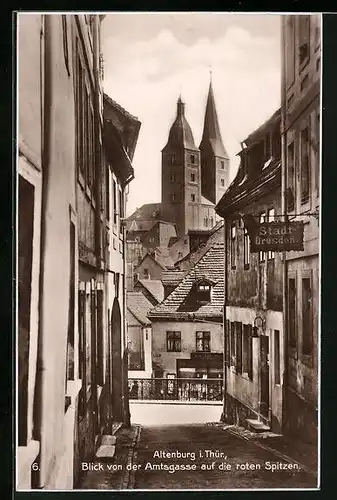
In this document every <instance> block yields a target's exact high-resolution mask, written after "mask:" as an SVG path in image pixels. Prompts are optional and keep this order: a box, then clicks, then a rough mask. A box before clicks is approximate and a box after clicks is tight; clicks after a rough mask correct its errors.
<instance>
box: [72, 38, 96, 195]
mask: <svg viewBox="0 0 337 500" xmlns="http://www.w3.org/2000/svg"><path fill="white" fill-rule="evenodd" d="M77 43H78V45H77V60H76V94H75V106H76V120H75V122H76V164H77V171H78V176H79V177H78V178H79V181H80V183H81V184H82V185H83V187H84V186H87V187H88V189H89V190H90V191H88V192H91V195H92V196H94V194H95V193H94V189H93V188H94V184H95V169H96V158H95V154H96V151H95V137H96V135H95V128H94V113H93V101H94V98H93V91H92V87H91V83H90V81H89V77H88V71H87V70H86V67H85V64H84V59H83V56H82V53H81V51H80V46H79V42H77Z"/></svg>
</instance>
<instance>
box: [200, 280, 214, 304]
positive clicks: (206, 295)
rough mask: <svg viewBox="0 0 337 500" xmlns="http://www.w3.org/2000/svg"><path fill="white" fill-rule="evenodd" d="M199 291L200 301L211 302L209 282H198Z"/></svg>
mask: <svg viewBox="0 0 337 500" xmlns="http://www.w3.org/2000/svg"><path fill="white" fill-rule="evenodd" d="M197 292H198V300H199V302H209V301H210V300H211V285H210V284H209V283H206V282H201V283H198V285H197Z"/></svg>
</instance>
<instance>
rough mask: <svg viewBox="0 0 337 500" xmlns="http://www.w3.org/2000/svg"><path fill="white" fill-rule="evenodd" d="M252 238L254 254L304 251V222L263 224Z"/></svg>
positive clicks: (253, 229)
mask: <svg viewBox="0 0 337 500" xmlns="http://www.w3.org/2000/svg"><path fill="white" fill-rule="evenodd" d="M250 236H251V251H252V252H260V251H267V250H272V251H276V252H282V251H283V250H286V251H287V250H288V251H289V250H303V222H262V223H260V224H256V225H255V227H254V228H252V230H251V234H250Z"/></svg>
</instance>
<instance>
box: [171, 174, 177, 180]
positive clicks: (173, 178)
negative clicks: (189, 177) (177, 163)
mask: <svg viewBox="0 0 337 500" xmlns="http://www.w3.org/2000/svg"><path fill="white" fill-rule="evenodd" d="M176 179H177V177H176V173H175V172H172V173H171V182H175V181H176Z"/></svg>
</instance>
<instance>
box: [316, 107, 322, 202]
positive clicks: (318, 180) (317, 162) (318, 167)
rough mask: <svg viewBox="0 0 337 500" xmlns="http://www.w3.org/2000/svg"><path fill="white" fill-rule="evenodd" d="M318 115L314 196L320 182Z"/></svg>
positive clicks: (318, 123)
mask: <svg viewBox="0 0 337 500" xmlns="http://www.w3.org/2000/svg"><path fill="white" fill-rule="evenodd" d="M320 134H321V131H320V113H319V112H318V113H317V115H316V195H317V196H319V182H320V164H319V162H320Z"/></svg>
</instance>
